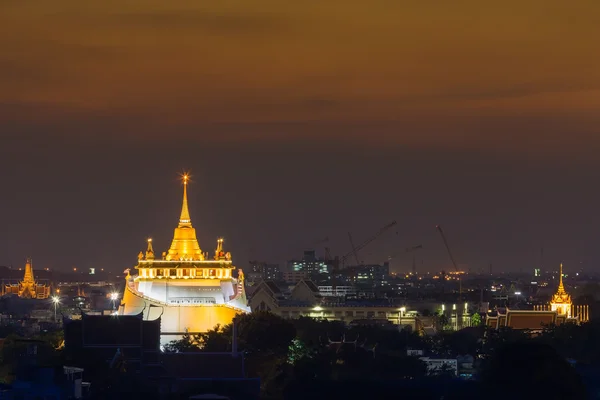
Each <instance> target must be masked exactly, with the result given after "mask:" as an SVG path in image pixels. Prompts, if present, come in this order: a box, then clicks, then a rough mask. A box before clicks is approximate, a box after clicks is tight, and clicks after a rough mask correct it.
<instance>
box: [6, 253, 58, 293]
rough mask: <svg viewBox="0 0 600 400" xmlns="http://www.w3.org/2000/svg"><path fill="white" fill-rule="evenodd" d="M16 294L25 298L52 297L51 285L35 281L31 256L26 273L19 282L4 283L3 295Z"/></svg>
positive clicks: (26, 264)
mask: <svg viewBox="0 0 600 400" xmlns="http://www.w3.org/2000/svg"><path fill="white" fill-rule="evenodd" d="M5 294H16V295H17V296H19V297H21V298H23V299H41V300H43V299H47V298H48V297H50V286H49V285H45V284H42V283H39V282H36V281H35V278H34V276H33V263H32V262H31V258H28V259H27V261H26V262H25V274H24V276H23V280H22V281H20V282H19V283H15V284H8V285H3V287H2V295H5Z"/></svg>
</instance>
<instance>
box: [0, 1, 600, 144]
mask: <svg viewBox="0 0 600 400" xmlns="http://www.w3.org/2000/svg"><path fill="white" fill-rule="evenodd" d="M0 11H1V12H0V48H1V49H2V51H1V52H0V87H1V88H2V90H1V91H0V107H1V108H3V109H4V110H1V111H0V116H1V117H3V118H11V119H14V118H19V117H22V118H27V119H31V118H32V117H35V118H36V119H40V120H42V121H43V120H46V119H50V120H54V119H60V118H61V117H62V116H63V115H73V113H76V114H78V115H82V116H86V115H94V116H97V115H101V116H105V117H117V118H118V117H122V116H127V117H128V118H132V119H134V118H136V117H137V118H139V119H140V120H142V119H143V120H146V121H148V119H151V120H153V122H154V123H159V124H165V125H167V126H168V125H171V124H184V125H186V124H190V125H194V124H198V123H220V122H224V121H226V122H228V123H232V122H233V123H235V122H243V123H246V122H289V121H296V122H297V121H333V122H346V121H372V120H378V121H381V120H387V121H389V120H396V121H403V120H407V119H408V120H411V119H417V120H418V119H419V118H422V117H423V116H428V117H437V118H439V119H442V120H443V119H452V118H456V117H457V118H464V119H472V118H486V117H494V116H501V117H511V116H519V117H522V116H524V115H531V116H533V117H534V118H545V117H576V118H580V119H583V120H587V119H588V118H594V117H595V116H596V115H597V114H598V112H599V111H600V51H598V38H599V37H600V3H599V2H598V1H595V0H579V1H575V2H565V1H559V0H543V1H542V0H540V1H537V0H529V1H514V0H509V1H504V2H499V3H491V2H485V1H479V0H478V1H391V0H371V1H368V2H366V1H358V0H343V1H342V0H328V1H316V0H306V1H299V2H288V1H284V2H282V1H275V0H255V1H246V0H229V1H215V2H198V1H183V0H173V1H162V0H161V1H155V0H145V1H123V0H119V1H110V0H109V1H101V2H81V1H69V0H56V1H33V0H22V1H15V0H13V1H2V2H0ZM583 130H584V131H585V129H583ZM398 136H399V137H401V136H402V134H401V133H398ZM442 136H444V135H442ZM448 136H452V135H451V133H448Z"/></svg>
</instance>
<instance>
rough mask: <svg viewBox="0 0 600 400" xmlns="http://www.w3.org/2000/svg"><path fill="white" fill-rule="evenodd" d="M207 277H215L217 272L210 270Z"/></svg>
mask: <svg viewBox="0 0 600 400" xmlns="http://www.w3.org/2000/svg"><path fill="white" fill-rule="evenodd" d="M208 275H209V276H210V277H214V276H216V275H217V271H215V270H214V269H211V270H209V271H208Z"/></svg>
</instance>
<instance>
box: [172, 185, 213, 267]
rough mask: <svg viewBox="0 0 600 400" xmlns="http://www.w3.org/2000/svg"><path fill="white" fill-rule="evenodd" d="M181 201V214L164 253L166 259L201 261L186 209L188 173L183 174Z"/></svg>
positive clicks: (201, 254) (202, 257) (199, 250)
mask: <svg viewBox="0 0 600 400" xmlns="http://www.w3.org/2000/svg"><path fill="white" fill-rule="evenodd" d="M182 180H183V203H182V205H181V215H180V217H179V225H178V226H177V228H175V233H174V234H173V241H172V242H171V247H170V248H169V251H168V253H167V255H166V258H165V259H166V260H167V261H173V260H181V261H183V260H186V261H198V260H199V261H201V260H204V253H203V252H202V249H200V246H199V245H198V240H197V239H196V230H195V229H194V228H193V227H192V220H191V219H190V212H189V210H188V201H187V185H188V182H189V181H190V176H189V175H188V174H183V176H182Z"/></svg>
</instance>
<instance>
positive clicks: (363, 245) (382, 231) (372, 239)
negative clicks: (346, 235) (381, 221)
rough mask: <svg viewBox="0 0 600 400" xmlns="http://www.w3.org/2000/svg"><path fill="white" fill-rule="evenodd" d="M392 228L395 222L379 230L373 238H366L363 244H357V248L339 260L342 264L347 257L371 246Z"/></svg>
mask: <svg viewBox="0 0 600 400" xmlns="http://www.w3.org/2000/svg"><path fill="white" fill-rule="evenodd" d="M394 226H396V221H392V222H390V223H389V224H387V225H386V226H384V227H383V228H381V229H380V230H379V231H378V232H377V233H376V234H374V235H373V236H371V237H370V238H368V239H367V240H365V241H364V242H362V243H361V244H359V245H358V246H356V247H355V248H353V249H352V251H351V252H349V253H348V254H345V255H344V256H342V258H341V260H342V262H344V261H346V259H347V258H348V257H350V256H351V255H353V254H355V253H356V252H358V251H359V250H362V249H363V248H365V247H367V246H368V245H369V244H371V242H373V241H374V240H375V239H377V238H378V237H379V236H381V235H383V234H384V233H385V232H386V231H387V230H388V229H390V228H393V227H394Z"/></svg>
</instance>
